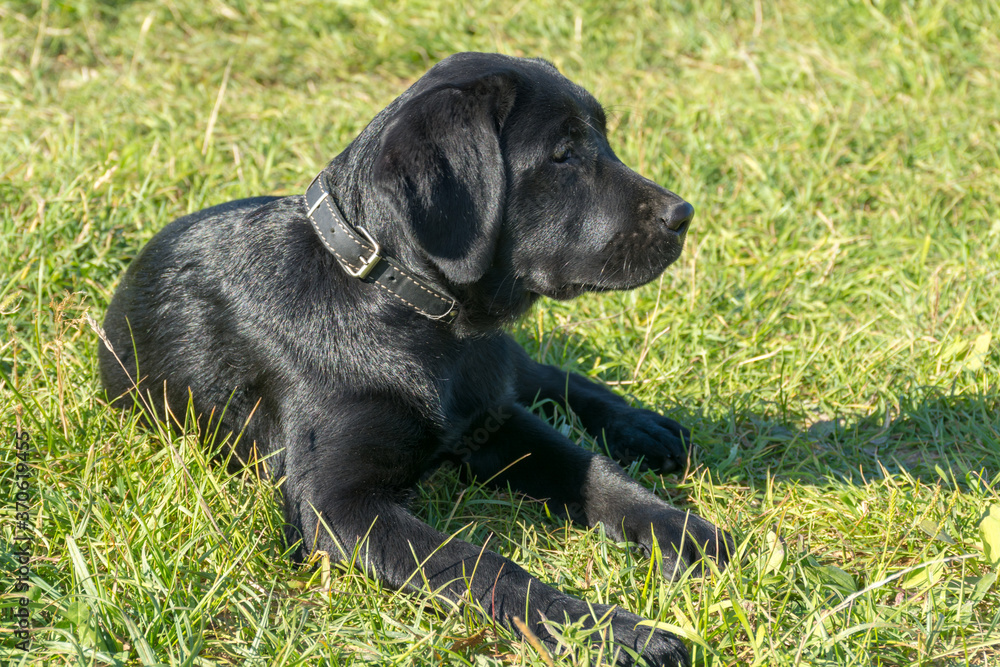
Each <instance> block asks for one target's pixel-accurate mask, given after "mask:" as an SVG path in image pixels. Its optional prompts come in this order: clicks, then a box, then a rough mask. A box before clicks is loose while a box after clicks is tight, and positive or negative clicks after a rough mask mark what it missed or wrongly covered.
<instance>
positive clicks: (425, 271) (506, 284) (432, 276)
mask: <svg viewBox="0 0 1000 667" xmlns="http://www.w3.org/2000/svg"><path fill="white" fill-rule="evenodd" d="M366 158H370V156H366V155H364V154H363V153H360V152H358V151H355V150H354V145H353V144H352V145H350V146H348V147H347V148H346V149H345V150H344V151H343V152H342V153H341V154H339V155H338V156H337V157H336V158H334V160H333V162H332V163H331V164H330V165H329V166H328V167H327V168H326V169H324V170H323V172H321V174H320V175H319V176H318V177H317V178H318V179H319V180H320V181H321V183H322V184H323V186H324V187H325V188H326V189H327V191H328V192H329V193H330V197H332V199H333V200H334V202H335V203H336V204H337V205H338V206H339V209H340V211H341V213H342V214H343V215H344V216H345V219H347V220H349V221H350V222H351V223H353V224H354V225H361V226H363V227H365V229H366V230H367V231H368V232H369V233H370V234H371V236H372V237H373V239H374V240H375V241H377V242H378V243H379V245H380V246H381V247H382V248H383V249H384V251H385V252H386V253H387V254H388V255H390V256H392V257H393V258H394V260H395V261H397V262H398V263H399V264H400V265H401V266H402V267H404V268H403V270H404V271H407V272H408V273H409V274H410V275H411V276H414V277H417V278H419V279H420V280H421V281H422V283H423V284H424V285H426V286H428V287H429V288H430V289H431V290H432V291H433V292H435V293H437V294H440V295H443V296H445V297H447V298H448V299H449V303H452V302H454V304H455V305H454V309H453V310H452V311H451V312H452V313H454V315H449V316H448V317H447V318H442V319H438V320H434V318H433V317H429V316H426V315H425V317H426V318H427V319H428V320H429V321H430V320H434V322H435V323H436V324H439V325H442V324H446V325H447V326H448V329H449V330H451V331H452V332H453V333H454V334H455V335H457V336H459V337H462V338H464V337H467V336H479V335H483V334H491V333H496V332H498V331H500V330H502V329H503V328H505V327H507V326H510V325H512V324H514V323H515V322H516V321H517V320H518V319H520V318H521V317H522V316H523V315H524V314H525V313H526V312H527V311H528V310H529V309H530V308H531V306H532V305H533V304H534V303H535V301H537V300H538V295H537V294H534V293H532V292H529V291H527V290H526V289H524V288H523V286H521V285H520V281H519V280H518V279H517V278H513V277H511V276H510V275H509V274H508V273H507V272H505V271H503V270H500V269H496V270H493V269H491V270H490V271H488V272H487V274H486V275H485V276H484V277H483V278H482V279H480V280H478V281H477V282H476V283H474V284H472V285H453V284H451V283H448V282H447V281H446V280H445V278H444V276H442V275H441V274H440V271H438V270H437V269H436V267H434V266H433V265H432V264H431V263H430V262H429V260H427V258H426V257H422V256H419V255H418V254H415V253H413V252H407V244H406V243H405V241H403V240H401V236H405V235H404V234H403V232H402V231H401V230H400V229H399V228H398V227H395V226H393V222H392V221H393V220H394V214H393V212H392V211H391V210H390V209H389V208H388V207H387V206H385V205H384V203H383V202H380V201H378V200H377V198H375V199H365V200H362V199H361V198H360V197H359V195H358V193H359V192H360V191H361V190H362V189H361V188H359V187H358V185H357V183H354V182H352V181H351V178H352V175H356V174H359V173H361V174H364V173H368V170H369V169H370V165H369V164H365V163H366V162H368V159H366ZM312 205H313V204H309V207H312ZM366 245H367V246H368V247H369V248H371V244H370V243H366ZM328 250H329V249H328ZM357 254H361V253H357ZM364 254H365V257H368V256H370V255H369V254H368V253H364ZM338 263H339V260H338ZM359 264H360V262H355V263H354V267H355V269H357V268H359ZM341 266H343V264H341ZM366 282H370V280H369V279H366ZM373 287H374V286H373ZM377 291H381V290H377ZM394 300H396V301H397V302H399V300H398V299H394ZM405 307H406V308H407V309H410V310H414V309H413V308H412V307H411V306H409V305H407V306H405Z"/></svg>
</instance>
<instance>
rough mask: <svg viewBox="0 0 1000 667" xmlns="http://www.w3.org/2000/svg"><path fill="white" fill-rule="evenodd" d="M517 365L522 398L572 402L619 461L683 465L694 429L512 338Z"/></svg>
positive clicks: (666, 468) (666, 467)
mask: <svg viewBox="0 0 1000 667" xmlns="http://www.w3.org/2000/svg"><path fill="white" fill-rule="evenodd" d="M510 344H511V348H512V350H513V351H514V355H513V356H514V358H515V363H516V367H517V400H518V402H519V403H521V404H522V405H531V404H532V403H533V402H535V401H536V400H546V399H548V400H552V401H555V402H556V403H558V404H559V405H566V404H569V407H570V408H572V410H573V412H575V413H576V415H577V417H579V419H580V422H581V423H582V424H583V427H584V428H585V429H586V430H587V432H588V433H590V434H591V435H592V436H594V437H595V438H597V439H598V442H601V444H604V442H603V440H606V442H607V446H608V450H609V452H610V453H611V455H612V456H614V457H615V458H616V459H618V460H619V461H626V462H630V461H635V460H639V459H641V461H642V463H643V464H645V465H646V466H648V467H650V468H653V469H654V470H659V471H661V472H670V471H672V470H677V469H682V468H683V467H684V463H685V461H686V459H687V447H688V446H689V445H690V443H691V432H690V431H688V429H686V428H684V427H683V426H681V425H680V424H678V423H677V422H675V421H674V420H673V419H668V418H667V417H664V416H663V415H659V414H657V413H655V412H653V411H651V410H644V409H641V408H633V407H632V406H630V405H629V404H628V403H627V402H626V401H625V399H623V398H622V397H621V396H619V395H618V394H616V393H614V392H613V391H611V390H610V389H608V388H607V387H605V386H603V385H600V384H598V383H596V382H593V381H591V380H588V379H587V378H585V377H583V376H582V375H578V374H576V373H569V372H567V371H564V370H562V369H560V368H556V367H555V366H548V365H545V364H540V363H538V362H536V361H534V360H533V359H531V358H530V357H529V356H528V354H527V353H526V352H525V351H524V350H523V349H522V348H521V346H520V345H517V343H515V342H513V341H511V343H510Z"/></svg>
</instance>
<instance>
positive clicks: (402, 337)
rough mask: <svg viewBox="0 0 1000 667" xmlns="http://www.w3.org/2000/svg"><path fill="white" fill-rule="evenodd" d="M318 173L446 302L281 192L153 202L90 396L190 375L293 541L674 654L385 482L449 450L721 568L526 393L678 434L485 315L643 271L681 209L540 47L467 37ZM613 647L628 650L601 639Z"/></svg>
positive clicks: (662, 463) (390, 574)
mask: <svg viewBox="0 0 1000 667" xmlns="http://www.w3.org/2000/svg"><path fill="white" fill-rule="evenodd" d="M323 178H324V179H325V181H326V184H327V186H328V188H329V189H330V191H331V192H332V193H333V195H334V197H335V198H336V200H337V202H338V203H339V205H340V207H341V209H342V210H343V212H344V214H345V215H346V216H347V218H348V220H350V221H351V222H352V223H353V224H355V225H360V226H364V227H365V228H367V229H368V230H369V231H370V232H371V233H372V234H373V235H374V236H375V237H376V238H377V239H378V240H379V241H380V242H381V244H382V246H383V248H384V249H385V252H386V253H388V254H389V255H391V256H393V257H395V258H396V259H397V260H399V261H400V262H401V263H402V264H403V265H404V266H406V267H408V268H409V269H410V270H412V271H414V272H415V273H416V274H418V275H420V276H421V277H422V278H423V279H424V280H426V281H428V282H429V283H431V284H432V285H434V286H435V287H437V288H438V289H440V291H442V292H444V293H446V294H450V295H452V296H454V297H455V298H456V299H457V301H458V303H459V304H460V306H461V312H460V315H459V316H458V318H457V319H456V320H455V321H454V322H452V323H442V322H436V321H432V320H430V319H428V318H426V317H424V316H422V315H420V314H418V313H416V312H415V311H413V310H411V309H410V308H408V307H407V306H406V305H404V304H402V303H400V302H398V301H396V300H395V299H394V298H393V297H392V296H391V295H388V294H386V293H383V292H382V291H381V290H379V289H376V288H375V287H374V286H373V285H371V284H366V283H365V282H362V281H359V280H356V279H354V278H351V277H349V276H348V275H347V274H346V273H345V272H344V271H343V270H342V268H341V267H340V266H339V265H338V264H337V262H336V260H335V259H334V257H333V256H332V255H331V254H329V253H328V252H327V251H326V250H325V249H324V248H323V246H322V245H321V244H320V241H319V240H318V238H317V236H316V234H315V232H314V231H313V229H312V227H311V226H310V224H309V222H308V221H307V218H306V210H305V205H304V198H303V197H301V196H292V197H284V198H273V197H261V198H255V199H244V200H241V201H236V202H230V203H228V204H223V205H221V206H216V207H214V208H210V209H207V210H204V211H200V212H198V213H194V214H191V215H188V216H185V217H183V218H180V219H179V220H176V221H175V222H173V223H171V224H170V225H168V226H167V227H166V228H165V229H163V230H162V231H161V232H160V233H159V234H157V235H156V236H155V237H154V238H153V239H152V240H151V241H150V242H149V244H148V245H147V246H146V247H145V249H144V250H143V251H142V253H141V254H140V255H139V257H138V258H137V259H136V260H135V261H134V262H133V263H132V265H131V266H130V267H129V270H128V272H127V273H126V275H125V277H124V279H123V280H122V283H121V285H120V287H119V288H118V291H117V293H116V294H115V296H114V299H113V300H112V302H111V305H110V307H109V309H108V313H107V317H106V319H105V322H104V326H105V330H106V332H107V335H108V338H109V340H110V342H111V343H112V345H113V347H114V350H115V352H116V353H117V354H118V355H119V356H120V357H121V363H119V361H118V360H117V359H115V358H114V355H112V353H111V352H110V351H109V350H108V349H107V348H106V347H105V346H103V345H102V346H101V351H100V360H101V377H102V380H103V382H104V386H105V387H106V389H107V391H108V393H109V395H110V396H111V397H113V398H117V399H118V400H117V404H119V405H131V404H132V399H131V398H127V399H126V400H122V398H124V397H126V396H128V395H129V394H130V393H131V392H132V391H133V379H134V378H135V377H138V378H139V381H138V386H139V387H140V388H141V389H142V390H143V393H144V394H148V395H149V396H150V397H151V400H152V404H153V407H152V409H153V410H155V411H156V413H157V416H158V418H160V419H165V418H166V411H167V410H168V409H169V410H172V411H174V413H175V414H179V413H183V410H184V409H185V407H186V406H187V404H188V396H189V393H188V392H189V390H190V396H191V397H192V399H193V402H194V407H195V411H196V413H197V414H198V415H199V419H200V422H201V424H200V425H201V428H202V432H203V433H211V432H213V431H214V430H215V428H216V426H218V425H221V429H220V431H221V432H222V433H228V432H232V433H242V435H241V436H240V439H239V441H238V444H237V445H236V446H235V452H234V459H236V460H239V461H241V462H244V463H251V462H252V457H254V456H256V457H262V456H270V458H268V460H267V463H266V468H267V472H268V474H269V475H271V476H272V477H273V478H274V479H280V478H282V477H284V478H285V481H284V484H283V486H282V492H283V498H284V504H285V515H286V519H287V526H288V534H289V539H290V540H291V541H292V542H296V541H300V540H301V543H302V545H303V546H302V549H303V550H304V552H308V551H310V550H313V549H320V550H324V551H327V552H329V553H330V554H331V555H333V556H334V557H344V558H348V557H350V555H351V554H352V553H353V552H354V551H355V549H356V548H358V549H360V551H359V553H360V559H359V560H360V563H361V565H362V566H363V567H364V568H365V570H366V571H368V572H369V573H371V574H372V576H375V577H378V578H379V579H380V580H382V581H384V582H385V583H386V584H388V585H389V586H394V587H402V586H409V587H414V586H423V582H426V584H427V586H429V588H430V589H431V590H434V591H439V592H440V594H441V595H443V596H445V597H446V598H448V599H450V600H453V601H459V600H472V601H474V603H475V604H477V605H478V608H479V609H480V611H481V612H482V613H483V614H484V615H485V616H486V617H488V618H490V619H494V620H495V621H496V622H498V623H501V624H503V625H505V626H507V627H512V622H511V620H512V617H514V616H524V615H525V610H526V609H527V610H528V613H527V616H528V618H527V619H526V620H527V623H528V625H529V627H530V628H531V629H532V630H533V631H534V632H535V634H537V635H538V636H539V637H540V638H542V640H543V641H546V642H548V643H550V644H554V639H553V638H552V635H551V633H550V632H549V629H548V628H547V627H546V625H545V623H544V619H551V620H555V621H559V622H564V621H566V620H579V619H589V620H587V623H592V622H593V617H594V616H595V615H596V616H597V617H600V616H602V615H604V614H606V613H610V614H612V615H613V621H612V630H613V641H614V643H615V644H616V645H617V646H616V650H617V649H620V648H621V647H625V648H627V649H629V650H631V651H634V652H635V653H638V654H641V655H642V656H643V657H644V658H645V659H646V660H647V661H648V662H649V663H651V664H655V665H673V664H676V663H686V662H687V660H688V656H687V651H686V649H685V648H684V646H683V644H682V643H681V642H680V641H679V640H678V639H677V638H676V637H674V636H673V635H670V634H668V633H666V632H662V631H658V632H651V631H650V630H649V628H648V627H647V626H639V625H637V623H639V622H640V621H641V620H642V619H641V618H640V617H638V616H636V615H634V614H631V613H629V612H626V611H623V610H621V609H618V608H608V607H605V606H602V605H588V604H586V603H584V602H582V601H580V600H577V599H575V598H572V597H570V596H568V595H565V594H563V593H561V592H559V591H558V590H556V589H555V588H552V587H550V586H547V585H545V584H543V583H541V582H540V581H538V580H536V579H534V578H533V577H532V576H531V575H529V574H528V573H527V572H525V571H524V570H523V569H522V568H520V567H519V566H517V565H515V564H514V563H513V562H511V561H509V560H507V559H506V558H503V557H501V556H499V555H497V554H494V553H492V552H489V551H484V550H483V549H481V548H480V547H478V546H473V545H471V544H468V543H465V542H462V541H459V540H450V541H448V540H446V536H445V535H442V534H441V533H439V532H437V531H435V530H433V529H432V528H430V527H429V526H427V525H426V524H424V523H422V522H421V521H419V520H417V519H416V518H414V517H413V516H412V515H411V514H409V513H408V512H407V511H406V509H405V506H404V503H405V498H406V496H407V492H408V490H409V489H411V488H412V487H413V485H415V484H416V483H417V481H418V480H419V479H420V478H421V477H422V476H423V475H425V474H426V473H427V472H428V470H429V469H430V468H431V466H433V465H434V464H435V463H437V462H440V461H441V460H443V459H449V458H451V459H457V460H460V461H461V462H462V463H463V464H464V465H465V467H466V470H467V472H469V473H471V474H472V475H475V476H476V477H478V478H479V479H481V480H487V479H489V480H492V481H491V483H492V484H495V485H498V486H501V487H504V488H507V485H510V486H511V487H512V488H515V489H518V490H520V491H523V492H524V493H526V494H528V495H529V496H531V497H534V498H539V499H546V501H547V502H548V503H549V504H550V506H551V508H552V510H553V511H555V512H558V513H561V514H563V515H565V516H569V517H571V518H572V519H574V520H578V521H580V522H582V523H585V524H587V525H596V524H597V523H602V524H603V525H604V526H605V528H606V530H607V531H608V533H609V534H610V535H612V536H613V537H615V538H616V539H621V540H624V539H627V540H631V541H633V542H637V543H638V544H640V545H641V546H642V547H643V548H644V549H646V550H647V551H649V550H651V548H652V545H653V540H654V539H655V540H656V541H658V543H659V546H660V548H661V549H662V551H663V555H664V564H665V568H666V569H667V570H668V572H667V574H668V575H669V574H670V573H672V572H674V571H675V568H676V567H680V568H683V567H685V566H686V565H688V564H691V563H696V562H697V561H698V560H699V558H700V552H701V551H702V550H704V551H705V552H707V553H708V554H709V555H710V556H712V557H714V558H716V559H718V560H719V561H720V563H722V564H723V565H724V564H725V561H726V560H727V559H728V554H729V551H730V543H729V541H728V540H729V538H728V537H725V536H724V534H723V533H721V532H720V531H718V530H717V529H716V528H715V527H714V526H712V525H711V524H710V523H708V522H707V521H704V520H703V519H700V518H698V517H696V516H693V515H690V514H687V513H685V512H681V511H679V510H676V509H673V508H672V507H670V506H669V505H668V504H667V503H665V502H664V501H663V500H660V499H659V498H657V497H656V496H655V495H654V494H652V493H651V492H650V491H649V490H647V489H646V488H644V487H643V486H642V485H640V484H639V483H637V482H635V481H634V480H632V479H631V478H630V477H628V476H627V475H626V474H625V473H624V472H623V471H622V470H621V468H620V467H619V466H618V465H617V464H616V463H614V462H613V461H612V460H611V459H609V458H606V457H603V456H598V455H595V454H593V453H591V452H589V451H587V450H584V449H582V448H580V447H578V446H577V445H576V444H575V443H573V442H572V441H570V440H569V439H567V438H566V437H564V436H562V435H561V434H559V433H558V432H557V431H555V430H554V429H552V428H551V427H550V426H548V425H547V423H546V422H545V421H544V420H543V419H542V418H540V417H538V416H535V415H533V414H532V413H530V412H529V411H528V410H527V409H526V408H525V407H524V406H525V405H530V404H531V403H532V402H534V401H535V400H536V398H539V397H540V398H543V399H553V400H554V401H558V402H560V403H568V404H569V405H570V406H571V407H572V409H573V410H574V411H575V412H576V413H577V414H578V415H579V416H580V418H581V419H582V421H583V423H584V426H585V427H586V428H587V430H588V431H589V432H590V433H592V434H595V435H598V436H599V435H600V434H602V433H603V434H605V435H606V436H607V441H608V443H609V446H610V448H611V452H612V454H613V455H614V456H616V457H617V458H620V459H624V460H631V459H635V458H637V457H644V459H643V460H644V462H645V463H646V464H647V465H650V466H652V467H654V468H657V469H661V470H672V469H676V468H677V467H678V466H680V465H682V462H683V461H684V459H685V455H686V451H685V441H686V440H687V439H688V432H687V431H686V430H685V429H684V428H683V427H681V426H680V425H678V424H677V423H676V422H674V421H671V420H670V419H666V418H664V417H662V416H660V415H658V414H655V413H653V412H649V411H646V410H639V409H634V408H631V407H630V406H629V405H628V404H627V403H626V402H625V401H624V400H623V399H622V398H620V397H618V396H616V395H615V394H613V393H612V392H610V391H609V390H607V389H606V388H604V387H602V386H599V385H597V384H595V383H593V382H590V381H589V380H586V379H584V378H582V377H580V376H576V375H569V376H568V378H567V375H566V373H565V372H563V371H560V370H559V369H557V368H554V367H550V366H544V365H541V364H538V363H535V362H534V361H532V360H531V359H530V358H529V357H528V356H527V355H526V354H525V353H524V352H523V351H522V350H521V349H520V348H519V347H518V346H517V345H516V344H515V343H514V342H513V341H512V340H511V339H510V338H509V337H508V336H507V335H506V334H505V333H503V330H502V328H503V326H504V325H505V324H508V323H510V322H512V321H514V320H515V319H516V318H517V317H519V316H520V315H522V314H523V313H524V312H525V311H526V310H527V309H528V308H529V307H530V306H531V304H532V303H533V302H534V301H535V300H536V299H537V298H538V296H539V295H545V296H549V297H552V298H556V299H566V298H570V297H573V296H576V295H578V294H581V293H582V292H584V291H601V290H611V289H630V288H633V287H636V286H639V285H642V284H644V283H646V282H648V281H650V280H652V279H653V278H655V277H656V276H657V275H659V274H660V272H661V271H663V269H664V268H666V266H667V265H669V264H670V263H671V262H673V261H674V260H675V259H677V257H678V256H679V254H680V252H681V248H682V246H683V243H684V234H685V232H686V229H687V224H688V222H689V220H690V218H691V215H692V214H693V209H692V208H691V206H690V205H689V204H687V203H686V202H684V201H682V200H681V199H680V198H679V197H677V196H676V195H674V194H673V193H671V192H668V191H667V190H665V189H663V188H661V187H659V186H658V185H656V184H654V183H652V182H651V181H649V180H647V179H645V178H643V177H641V176H639V175H637V174H636V173H634V172H633V171H631V170H629V169H628V168H627V167H625V165H623V164H622V163H621V162H620V161H619V160H618V158H617V157H616V156H615V154H614V153H613V152H612V150H611V148H610V147H609V145H608V143H607V139H606V137H605V117H604V112H603V111H602V109H601V107H600V105H599V104H598V103H597V102H596V101H595V100H594V99H593V98H592V97H591V96H590V95H589V94H588V93H587V92H586V91H585V90H583V89H582V88H580V87H579V86H576V85H575V84H573V83H571V82H570V81H568V80H567V79H565V78H563V77H562V76H561V75H560V74H559V73H558V72H557V71H556V69H555V68H554V67H552V66H551V65H550V64H548V63H546V62H544V61H540V60H524V59H517V58H509V57H504V56H499V55H488V54H474V53H468V54H459V55H456V56H453V57H451V58H448V59H447V60H445V61H443V62H441V63H440V64H438V65H437V66H436V67H434V68H433V69H431V70H430V71H429V72H428V73H427V74H426V75H425V76H424V77H422V78H421V79H420V80H418V81H417V82H416V83H415V84H414V85H413V86H412V87H411V88H410V89H409V90H407V91H406V92H405V93H404V94H403V95H402V96H401V97H399V98H398V99H397V100H395V101H394V102H393V103H392V104H390V105H389V106H388V107H387V108H386V109H385V110H384V111H382V112H381V113H380V114H379V115H378V116H377V117H376V118H375V119H374V120H373V121H372V122H371V124H370V125H369V126H368V127H367V128H366V129H365V130H364V131H363V132H362V133H361V134H360V136H358V138H357V139H355V140H354V141H353V142H352V143H351V144H350V145H349V146H348V147H347V148H346V149H345V150H344V151H343V152H342V153H341V154H340V155H338V156H337V157H336V158H335V159H334V160H333V162H331V163H330V165H329V166H328V167H327V168H326V169H325V170H324V172H323ZM123 367H124V369H128V373H126V372H125V371H124V370H123ZM136 369H138V373H136ZM164 387H165V389H164ZM164 396H166V403H164V401H163V397H164ZM654 535H655V537H654ZM363 536H367V539H366V541H364V543H362V544H360V545H359V541H360V540H361V539H362V537H363ZM420 562H422V563H423V566H422V571H421V572H419V573H418V574H417V575H416V576H413V574H414V571H415V570H416V569H417V568H418V563H420ZM617 661H618V664H622V665H626V664H632V662H633V657H631V656H630V655H629V653H628V652H627V651H620V650H619V651H618V658H617Z"/></svg>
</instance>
